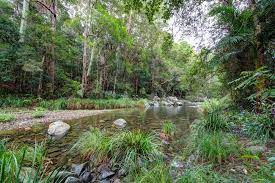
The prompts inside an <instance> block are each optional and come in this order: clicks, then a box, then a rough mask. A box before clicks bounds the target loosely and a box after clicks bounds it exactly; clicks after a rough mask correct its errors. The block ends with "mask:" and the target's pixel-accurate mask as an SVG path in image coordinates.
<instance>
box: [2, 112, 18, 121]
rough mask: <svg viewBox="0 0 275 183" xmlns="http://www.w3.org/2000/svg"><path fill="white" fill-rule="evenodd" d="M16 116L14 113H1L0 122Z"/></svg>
mask: <svg viewBox="0 0 275 183" xmlns="http://www.w3.org/2000/svg"><path fill="white" fill-rule="evenodd" d="M15 119H16V117H15V115H13V114H2V113H0V123H5V122H9V121H13V120H15Z"/></svg>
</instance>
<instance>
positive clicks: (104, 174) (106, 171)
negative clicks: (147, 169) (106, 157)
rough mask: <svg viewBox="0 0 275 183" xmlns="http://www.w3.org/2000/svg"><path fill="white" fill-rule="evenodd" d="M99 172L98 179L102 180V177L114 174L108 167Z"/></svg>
mask: <svg viewBox="0 0 275 183" xmlns="http://www.w3.org/2000/svg"><path fill="white" fill-rule="evenodd" d="M100 173H101V175H100V180H103V179H106V178H109V177H111V176H113V175H115V172H113V171H111V170H109V169H103V170H102V171H101V172H100Z"/></svg>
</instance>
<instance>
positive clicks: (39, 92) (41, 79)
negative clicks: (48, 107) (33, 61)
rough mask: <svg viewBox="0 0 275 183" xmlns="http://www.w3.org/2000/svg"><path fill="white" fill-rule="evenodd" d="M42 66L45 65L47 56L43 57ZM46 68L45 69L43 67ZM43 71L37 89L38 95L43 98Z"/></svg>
mask: <svg viewBox="0 0 275 183" xmlns="http://www.w3.org/2000/svg"><path fill="white" fill-rule="evenodd" d="M42 67H43V68H44V67H45V56H43V57H42ZM43 70H44V69H43ZM43 74H44V73H43V71H41V72H40V76H39V84H38V89H37V97H38V98H41V95H42V90H43Z"/></svg>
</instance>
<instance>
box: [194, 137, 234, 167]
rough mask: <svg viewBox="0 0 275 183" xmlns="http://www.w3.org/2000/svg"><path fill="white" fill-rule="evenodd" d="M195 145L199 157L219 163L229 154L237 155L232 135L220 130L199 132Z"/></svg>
mask: <svg viewBox="0 0 275 183" xmlns="http://www.w3.org/2000/svg"><path fill="white" fill-rule="evenodd" d="M195 145H196V150H197V153H198V155H199V157H200V159H202V160H206V161H210V162H214V163H221V162H222V161H224V160H226V159H227V158H228V157H229V156H230V155H237V154H238V149H239V148H238V145H237V141H236V140H235V139H234V137H233V136H230V135H225V134H222V133H221V132H217V133H213V134H212V133H204V134H201V135H199V136H198V139H197V141H196V143H195Z"/></svg>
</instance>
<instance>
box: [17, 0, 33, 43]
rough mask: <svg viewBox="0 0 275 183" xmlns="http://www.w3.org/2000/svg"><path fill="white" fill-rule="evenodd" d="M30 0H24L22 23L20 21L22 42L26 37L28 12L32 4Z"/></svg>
mask: <svg viewBox="0 0 275 183" xmlns="http://www.w3.org/2000/svg"><path fill="white" fill-rule="evenodd" d="M29 1H30V0H24V1H23V9H22V17H21V23H20V30H19V33H20V40H19V41H20V42H24V38H25V31H26V27H27V17H28V12H29V5H30V2H29Z"/></svg>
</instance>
